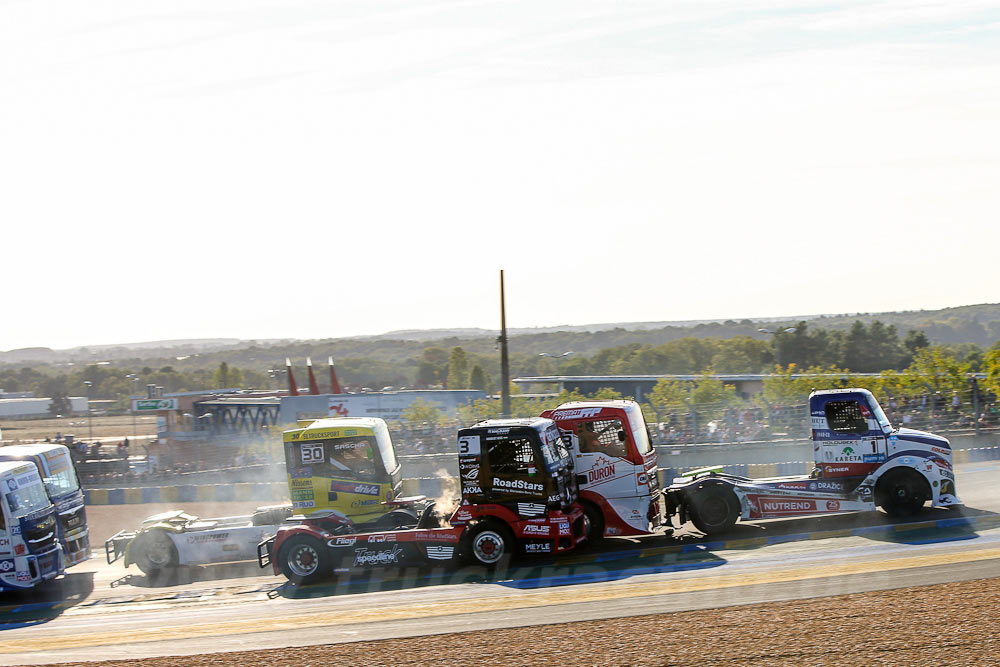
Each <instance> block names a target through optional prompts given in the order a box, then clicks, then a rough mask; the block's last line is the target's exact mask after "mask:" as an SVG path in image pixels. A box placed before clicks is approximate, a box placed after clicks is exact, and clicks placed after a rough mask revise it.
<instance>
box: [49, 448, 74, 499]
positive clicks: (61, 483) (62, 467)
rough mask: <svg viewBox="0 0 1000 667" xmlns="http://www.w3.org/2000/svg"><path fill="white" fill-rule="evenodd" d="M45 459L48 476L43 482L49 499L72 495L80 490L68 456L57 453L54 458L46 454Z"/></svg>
mask: <svg viewBox="0 0 1000 667" xmlns="http://www.w3.org/2000/svg"><path fill="white" fill-rule="evenodd" d="M46 458H47V459H48V473H49V474H48V475H46V477H45V479H44V480H43V481H44V482H45V490H46V491H48V492H49V497H50V498H56V497H58V496H62V495H65V494H67V493H73V492H74V491H76V490H77V489H79V488H80V482H79V481H77V479H76V472H75V471H74V470H73V464H72V463H71V462H70V459H69V455H68V454H66V453H65V452H58V453H57V454H56V455H55V456H52V455H49V454H46Z"/></svg>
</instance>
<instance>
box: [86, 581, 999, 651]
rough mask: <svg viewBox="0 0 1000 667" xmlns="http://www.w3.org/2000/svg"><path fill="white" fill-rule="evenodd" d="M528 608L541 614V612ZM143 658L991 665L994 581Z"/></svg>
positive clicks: (995, 638)
mask: <svg viewBox="0 0 1000 667" xmlns="http://www.w3.org/2000/svg"><path fill="white" fill-rule="evenodd" d="M535 613H536V614H537V615H538V616H539V617H541V616H543V615H544V609H539V610H537V611H536V612H535ZM67 664H72V665H80V666H84V665H86V666H88V667H95V666H98V665H99V666H102V667H104V666H107V667H111V666H112V665H114V666H116V667H117V666H119V665H125V664H129V663H126V662H123V661H105V662H86V663H67ZM142 664H143V665H146V666H148V667H165V666H167V665H170V666H171V667H173V666H177V667H202V666H205V665H271V666H273V667H304V666H306V665H359V666H364V667H382V666H387V665H400V666H408V665H435V666H439V665H440V666H443V665H469V666H470V667H483V666H484V665H559V666H563V665H571V666H573V667H585V666H587V665H609V666H610V665H632V666H636V667H638V666H639V665H685V666H687V665H753V666H755V667H758V666H761V665H850V666H851V667H859V666H860V667H867V666H868V665H887V666H888V665H891V666H894V667H909V666H917V665H919V666H921V667H923V666H925V665H928V666H934V667H939V666H945V665H1000V579H983V580H976V581H967V582H961V583H953V584H940V585H935V586H918V587H914V588H904V589H897V590H891V591H879V592H874V593H858V594H852V595H840V596H836V597H826V598H815V599H809V600H797V601H793V602H773V603H767V604H756V605H747V606H736V607H725V608H721V609H712V610H702V611H691V612H679V613H673V614H657V615H649V616H632V617H629V618H621V619H613V620H605V621H592V622H589V623H573V624H557V625H536V626H531V627H525V628H516V629H509V630H489V631H485V632H468V633H456V634H448V635H435V636H427V637H414V638H409V639H392V640H383V641H372V642H355V643H350V644H329V645H324V646H310V647H304V648H289V649H278V650H267V651H242V652H238V653H218V654H210V655H195V656H186V657H169V658H156V659H149V660H145V661H143V663H142Z"/></svg>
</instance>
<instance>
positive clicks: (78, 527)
mask: <svg viewBox="0 0 1000 667" xmlns="http://www.w3.org/2000/svg"><path fill="white" fill-rule="evenodd" d="M0 461H30V462H31V463H34V464H35V467H36V468H38V471H39V472H40V473H41V475H42V483H43V485H44V486H45V492H46V494H48V497H49V500H50V501H51V502H52V504H53V505H55V507H56V518H57V519H58V521H57V522H56V528H57V529H58V536H59V543H60V544H61V545H62V549H63V558H64V559H65V562H66V567H70V566H71V565H76V564H77V563H81V562H83V561H85V560H86V559H88V558H90V530H89V529H88V527H87V510H86V509H85V508H84V503H83V490H82V489H81V488H80V482H79V480H78V479H77V476H76V469H75V468H74V467H73V458H72V457H71V456H70V454H69V449H68V448H67V447H66V446H65V445H58V444H55V443H47V442H46V443H39V444H35V445H14V446H8V447H0Z"/></svg>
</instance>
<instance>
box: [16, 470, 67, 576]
mask: <svg viewBox="0 0 1000 667" xmlns="http://www.w3.org/2000/svg"><path fill="white" fill-rule="evenodd" d="M56 524H57V520H56V510H55V507H54V506H53V505H52V503H51V502H50V501H49V497H48V495H46V493H45V487H44V486H43V485H42V478H41V476H40V475H39V474H38V469H37V468H36V467H35V464H34V463H30V462H26V461H2V462H0V590H23V589H27V588H32V587H33V586H36V585H38V584H40V583H42V582H43V581H47V580H49V579H54V578H55V577H57V576H59V575H60V574H62V573H63V571H64V569H65V564H64V562H63V552H62V547H61V546H60V544H59V538H58V528H57V525H56Z"/></svg>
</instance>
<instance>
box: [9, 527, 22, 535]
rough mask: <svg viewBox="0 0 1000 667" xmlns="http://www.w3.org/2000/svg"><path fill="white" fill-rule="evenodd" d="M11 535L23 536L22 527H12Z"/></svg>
mask: <svg viewBox="0 0 1000 667" xmlns="http://www.w3.org/2000/svg"><path fill="white" fill-rule="evenodd" d="M10 534H11V535H20V534H21V526H20V525H17V526H11V527H10Z"/></svg>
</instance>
